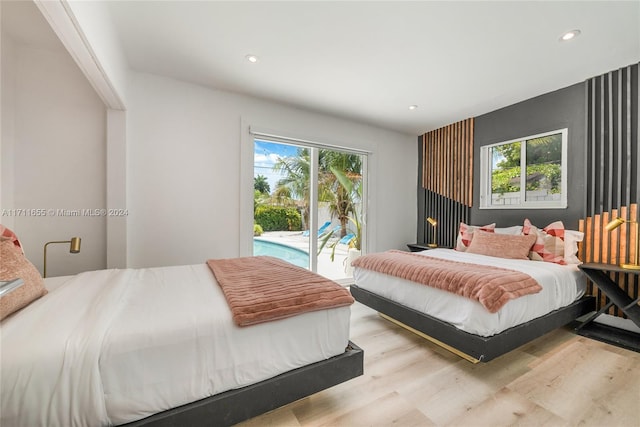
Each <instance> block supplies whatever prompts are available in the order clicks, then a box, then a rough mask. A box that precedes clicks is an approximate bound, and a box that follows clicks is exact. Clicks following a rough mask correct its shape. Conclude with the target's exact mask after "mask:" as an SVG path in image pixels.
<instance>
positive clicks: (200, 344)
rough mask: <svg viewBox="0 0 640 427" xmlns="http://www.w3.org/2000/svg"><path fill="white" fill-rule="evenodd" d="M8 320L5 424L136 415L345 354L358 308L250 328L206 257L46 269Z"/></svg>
mask: <svg viewBox="0 0 640 427" xmlns="http://www.w3.org/2000/svg"><path fill="white" fill-rule="evenodd" d="M47 287H48V288H49V289H50V292H49V294H47V295H46V296H44V297H42V298H40V299H39V300H37V301H35V302H34V303H32V304H31V305H30V306H28V307H26V308H25V309H23V310H21V311H20V312H18V313H16V314H14V315H12V316H10V317H8V318H6V319H4V320H3V322H2V324H1V327H0V345H1V348H0V356H1V358H0V387H1V389H0V401H1V407H0V425H12V426H21V425H22V426H38V425H40V426H45V425H46V426H85V425H91V426H96V425H109V424H121V423H125V422H130V421H133V420H136V419H141V418H144V417H146V416H148V415H151V414H154V413H157V412H160V411H163V410H166V409H169V408H172V407H175V406H178V405H182V404H185V403H188V402H192V401H195V400H198V399H202V398H204V397H207V396H211V395H214V394H217V393H220V392H222V391H226V390H230V389H234V388H239V387H242V386H245V385H249V384H253V383H256V382H259V381H262V380H264V379H267V378H271V377H273V376H276V375H278V374H280V373H282V372H286V371H289V370H291V369H295V368H298V367H300V366H304V365H308V364H310V363H313V362H316V361H319V360H324V359H327V358H329V357H332V356H335V355H338V354H342V353H343V352H344V350H345V347H346V346H347V343H348V339H349V317H350V308H349V307H341V308H336V309H330V310H323V311H317V312H311V313H306V314H302V315H299V316H295V317H291V318H288V319H282V320H278V321H274V322H268V323H263V324H258V325H254V326H250V327H244V328H240V327H238V326H236V325H235V323H233V320H232V317H231V312H230V311H229V308H228V306H227V304H226V301H225V299H224V295H223V294H222V291H221V289H220V287H219V286H218V285H217V283H216V282H215V278H214V277H213V275H212V274H211V271H210V270H209V268H208V267H207V266H206V265H205V264H202V265H192V266H178V267H162V268H150V269H138V270H133V269H127V270H101V271H95V272H87V273H82V274H79V275H77V276H71V277H68V278H64V279H62V278H57V279H56V280H49V279H47Z"/></svg>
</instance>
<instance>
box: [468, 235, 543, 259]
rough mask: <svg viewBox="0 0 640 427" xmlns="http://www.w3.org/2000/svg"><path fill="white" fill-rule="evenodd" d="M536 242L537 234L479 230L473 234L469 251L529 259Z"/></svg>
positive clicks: (500, 256) (501, 256)
mask: <svg viewBox="0 0 640 427" xmlns="http://www.w3.org/2000/svg"><path fill="white" fill-rule="evenodd" d="M535 242H536V236H535V235H533V234H530V235H527V236H514V235H511V234H498V233H487V232H486V231H482V230H478V231H476V232H475V233H474V234H473V239H472V240H471V244H470V245H469V247H468V248H467V252H468V253H470V254H480V255H487V256H494V257H498V258H509V259H529V251H530V250H531V246H533V244H534V243H535Z"/></svg>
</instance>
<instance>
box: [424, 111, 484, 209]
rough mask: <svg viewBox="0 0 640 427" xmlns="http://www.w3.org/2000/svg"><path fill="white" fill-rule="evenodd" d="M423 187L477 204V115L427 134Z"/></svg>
mask: <svg viewBox="0 0 640 427" xmlns="http://www.w3.org/2000/svg"><path fill="white" fill-rule="evenodd" d="M422 141H423V144H424V146H423V156H422V158H423V162H422V168H423V169H422V178H423V179H422V186H423V187H424V188H425V189H427V190H429V191H432V192H434V193H436V194H439V195H440V196H443V197H446V198H447V199H451V200H453V201H455V202H457V203H462V204H463V205H465V206H468V207H471V206H472V204H473V118H470V119H467V120H463V121H460V122H457V123H454V124H451V125H448V126H445V127H443V128H440V129H436V130H434V131H431V132H427V133H425V134H424V135H423V138H422Z"/></svg>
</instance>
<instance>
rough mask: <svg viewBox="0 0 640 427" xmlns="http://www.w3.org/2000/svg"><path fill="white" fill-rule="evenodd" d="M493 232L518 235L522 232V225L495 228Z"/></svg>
mask: <svg viewBox="0 0 640 427" xmlns="http://www.w3.org/2000/svg"><path fill="white" fill-rule="evenodd" d="M494 233H497V234H509V235H511V236H519V235H520V234H522V226H521V225H514V226H512V227H504V228H496V229H495V230H494Z"/></svg>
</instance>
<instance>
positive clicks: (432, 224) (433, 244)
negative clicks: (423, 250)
mask: <svg viewBox="0 0 640 427" xmlns="http://www.w3.org/2000/svg"><path fill="white" fill-rule="evenodd" d="M427 222H428V223H429V224H431V226H432V227H433V241H432V242H431V243H429V244H428V245H427V246H429V247H430V248H437V247H438V244H437V243H436V225H438V221H436V220H435V219H433V218H431V217H427Z"/></svg>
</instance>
